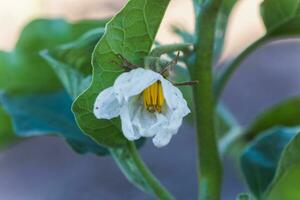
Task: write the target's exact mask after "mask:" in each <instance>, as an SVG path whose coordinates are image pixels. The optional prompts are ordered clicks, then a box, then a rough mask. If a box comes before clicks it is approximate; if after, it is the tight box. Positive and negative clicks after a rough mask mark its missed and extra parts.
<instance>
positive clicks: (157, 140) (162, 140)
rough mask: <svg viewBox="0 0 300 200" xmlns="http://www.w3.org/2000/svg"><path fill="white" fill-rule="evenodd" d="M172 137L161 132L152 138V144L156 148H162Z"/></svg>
mask: <svg viewBox="0 0 300 200" xmlns="http://www.w3.org/2000/svg"><path fill="white" fill-rule="evenodd" d="M172 136H173V135H172V134H170V133H168V132H163V131H161V132H159V133H157V134H156V135H155V136H154V138H153V139H152V142H153V144H154V145H155V146H156V147H158V148H160V147H164V146H166V145H167V144H169V142H170V141H171V138H172Z"/></svg>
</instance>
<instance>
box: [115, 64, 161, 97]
mask: <svg viewBox="0 0 300 200" xmlns="http://www.w3.org/2000/svg"><path fill="white" fill-rule="evenodd" d="M161 78H162V76H161V75H160V74H159V73H156V72H154V71H151V70H147V69H143V68H137V69H133V70H131V71H130V72H125V73H123V74H121V75H120V76H119V77H118V78H117V79H116V81H115V83H114V86H113V87H114V91H115V94H116V97H117V99H118V100H119V102H122V100H123V99H124V100H125V101H129V98H130V97H132V96H136V95H139V94H140V93H142V91H143V90H145V89H146V88H147V87H148V86H150V85H152V84H153V83H155V82H156V81H158V80H160V79H161Z"/></svg>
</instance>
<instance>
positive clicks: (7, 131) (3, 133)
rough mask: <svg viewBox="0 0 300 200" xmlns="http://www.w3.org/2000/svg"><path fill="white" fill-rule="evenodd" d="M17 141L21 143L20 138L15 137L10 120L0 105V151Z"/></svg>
mask: <svg viewBox="0 0 300 200" xmlns="http://www.w3.org/2000/svg"><path fill="white" fill-rule="evenodd" d="M19 141H21V138H19V137H17V136H16V135H15V133H14V131H13V128H12V122H11V119H10V117H9V115H8V114H7V113H6V112H5V110H4V109H3V108H2V107H1V104H0V150H3V149H5V148H7V147H9V146H10V145H12V144H15V143H16V142H19Z"/></svg>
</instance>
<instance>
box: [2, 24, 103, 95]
mask: <svg viewBox="0 0 300 200" xmlns="http://www.w3.org/2000/svg"><path fill="white" fill-rule="evenodd" d="M103 23H104V22H101V21H95V20H89V21H80V22H76V23H73V24H71V23H68V22H66V21H65V20H62V19H54V20H47V19H39V20H34V21H33V22H31V23H30V24H28V25H27V26H26V27H25V28H24V30H23V32H22V33H21V35H20V38H19V40H18V42H17V45H16V47H15V49H14V50H13V51H11V52H0V89H1V90H6V91H7V92H10V93H34V92H41V91H42V92H45V91H53V90H55V89H58V88H60V87H61V85H60V83H59V81H58V80H57V77H56V76H55V74H54V72H53V70H52V69H51V68H50V67H49V66H48V65H47V63H46V62H45V61H44V60H43V59H42V58H41V57H40V56H39V51H40V50H43V49H46V48H53V47H55V46H57V45H59V44H62V43H67V42H70V41H72V40H74V39H75V38H78V37H79V36H80V35H82V34H83V33H84V32H86V31H88V30H90V29H93V28H96V27H98V26H99V24H103Z"/></svg>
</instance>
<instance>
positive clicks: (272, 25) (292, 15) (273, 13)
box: [215, 0, 300, 99]
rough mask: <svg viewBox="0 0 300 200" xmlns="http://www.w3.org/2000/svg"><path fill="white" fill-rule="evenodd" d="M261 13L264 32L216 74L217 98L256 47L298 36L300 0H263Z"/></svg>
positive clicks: (299, 28) (299, 29)
mask: <svg viewBox="0 0 300 200" xmlns="http://www.w3.org/2000/svg"><path fill="white" fill-rule="evenodd" d="M261 15H262V18H263V21H264V24H265V26H266V29H267V32H266V34H265V35H264V36H263V37H261V38H260V39H258V40H257V41H256V42H254V43H253V44H251V45H250V46H249V47H248V48H246V49H245V50H244V51H243V52H241V53H240V54H239V55H238V56H237V57H236V58H235V59H234V60H233V61H232V62H231V63H230V64H229V66H228V67H226V68H225V69H224V70H223V71H221V72H220V73H219V74H217V76H216V80H215V93H216V98H217V99H218V98H219V97H220V95H221V93H222V91H223V89H224V87H225V85H226V83H227V81H228V80H229V78H230V77H231V75H232V74H233V73H234V72H235V71H236V70H237V69H238V67H239V66H240V64H241V63H242V62H243V61H244V60H245V59H246V58H247V57H248V56H249V55H250V54H252V53H253V52H254V51H255V50H256V49H257V48H259V47H261V46H262V45H264V44H266V43H267V42H270V41H272V40H274V39H278V38H282V37H291V36H299V34H300V0H264V1H263V3H262V4H261Z"/></svg>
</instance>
